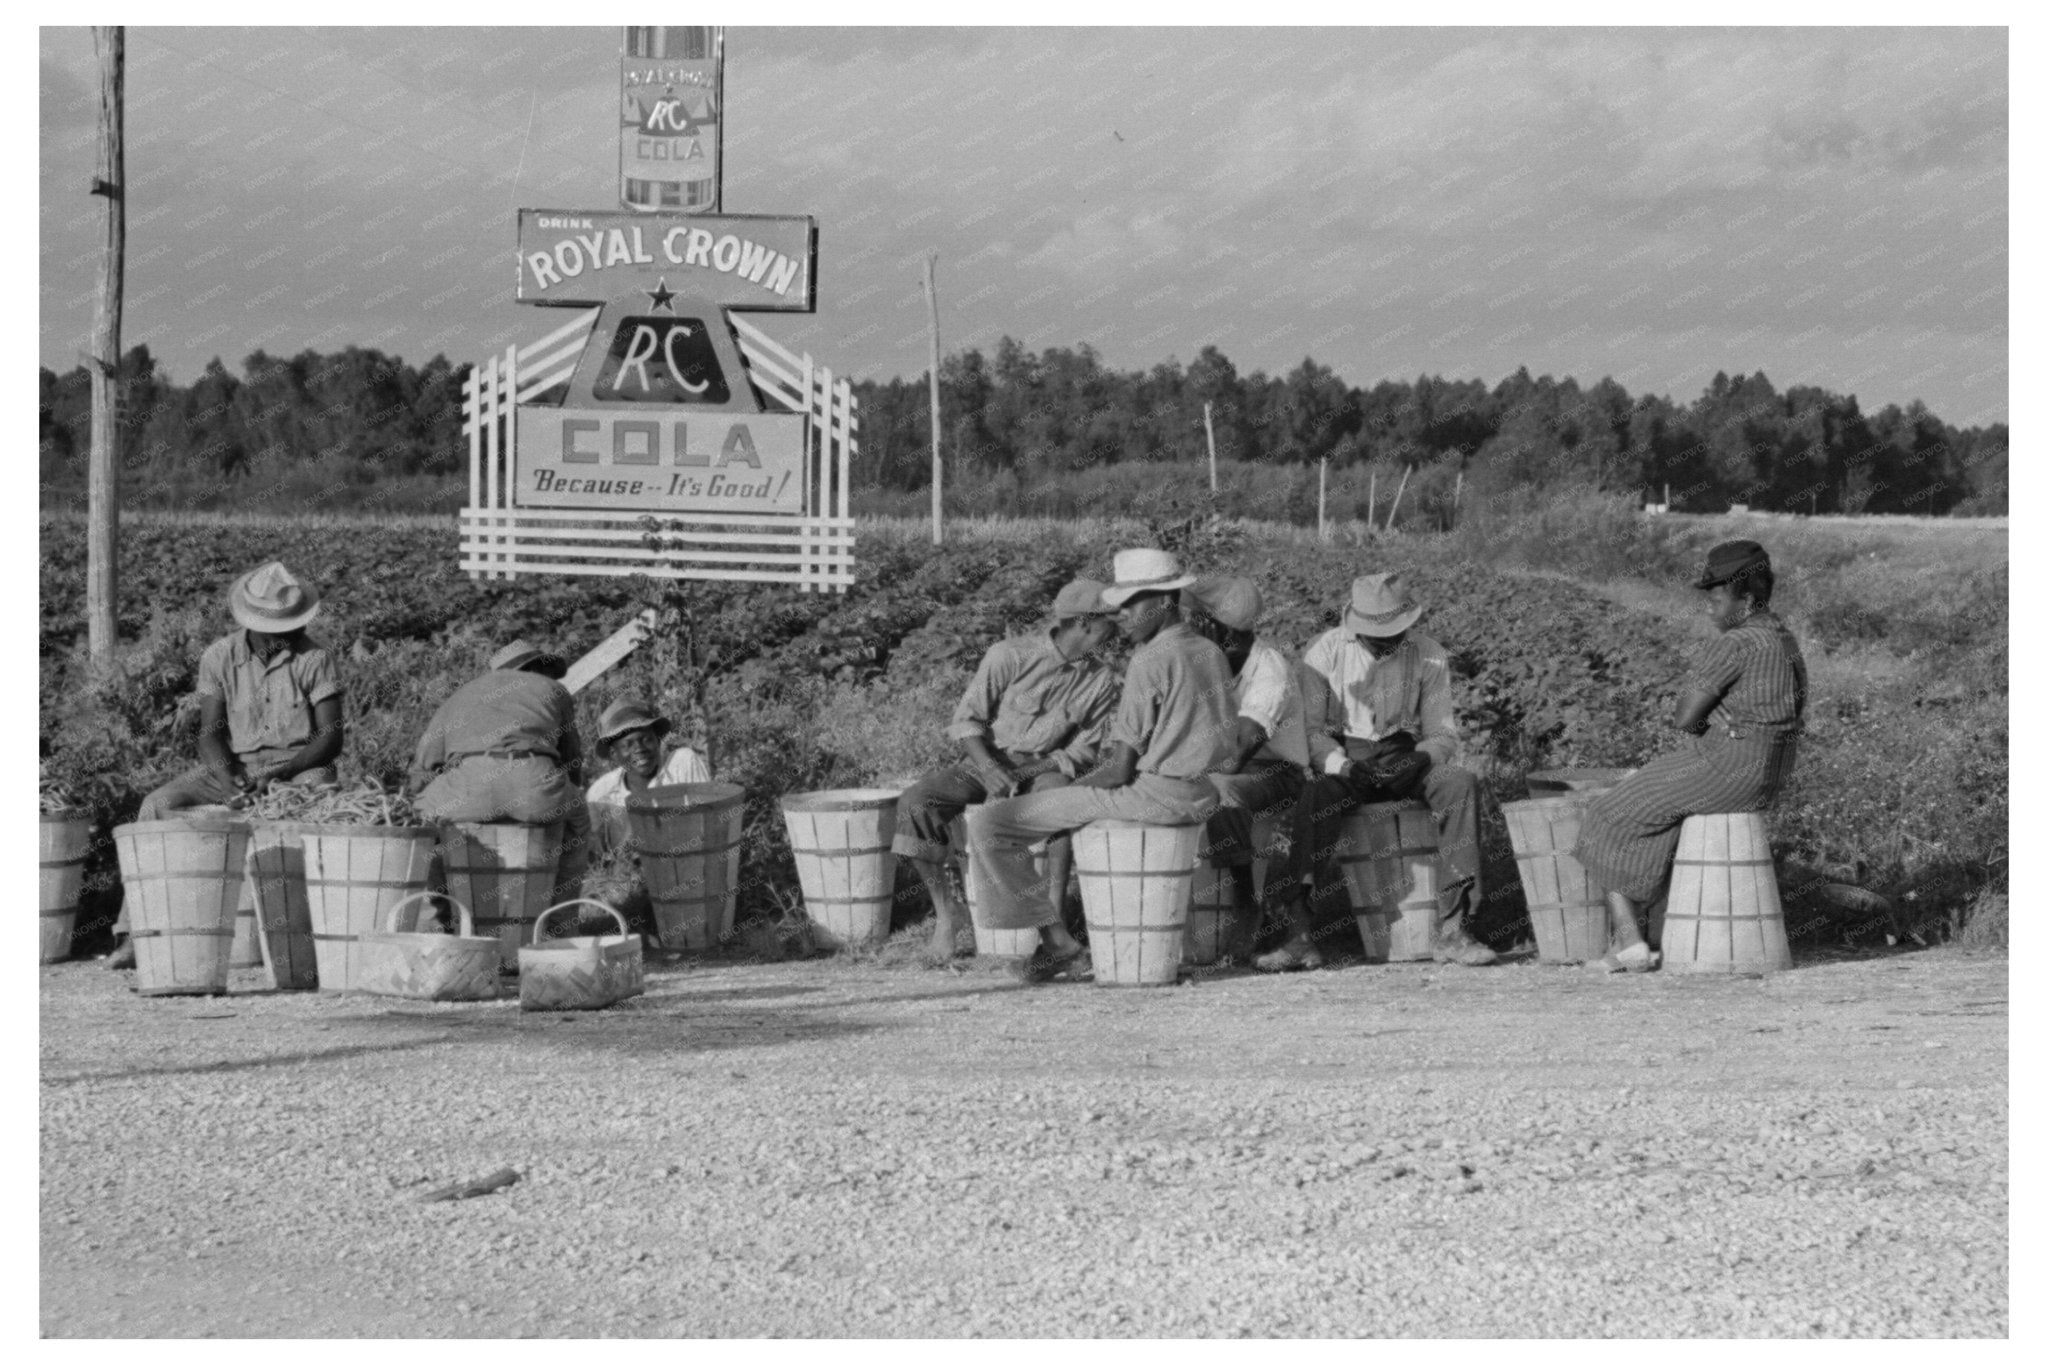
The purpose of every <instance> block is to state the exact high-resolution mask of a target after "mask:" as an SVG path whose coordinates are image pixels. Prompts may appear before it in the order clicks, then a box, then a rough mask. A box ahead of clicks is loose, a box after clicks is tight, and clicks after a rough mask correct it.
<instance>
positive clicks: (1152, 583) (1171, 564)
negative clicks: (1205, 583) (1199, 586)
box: [1102, 550, 1195, 611]
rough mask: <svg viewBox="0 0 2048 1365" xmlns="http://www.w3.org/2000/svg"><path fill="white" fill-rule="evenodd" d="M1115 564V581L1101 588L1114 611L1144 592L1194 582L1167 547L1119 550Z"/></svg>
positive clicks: (1174, 589) (1165, 590)
mask: <svg viewBox="0 0 2048 1365" xmlns="http://www.w3.org/2000/svg"><path fill="white" fill-rule="evenodd" d="M1114 563H1115V568H1116V582H1115V583H1114V584H1112V585H1111V586H1109V587H1107V588H1104V589H1103V590H1102V601H1103V604H1104V605H1105V606H1107V607H1109V608H1110V609H1111V610H1112V611H1114V610H1115V609H1116V608H1118V607H1121V606H1122V605H1123V604H1124V603H1126V602H1128V601H1130V600H1131V599H1132V598H1133V597H1136V596H1137V595H1138V594H1139V593H1141V592H1175V591H1177V590H1179V589H1181V588H1185V587H1186V586H1187V585H1188V584H1190V583H1192V582H1194V581H1195V576H1194V575H1193V574H1184V573H1182V572H1181V571H1180V561H1179V560H1178V559H1175V558H1174V557H1173V556H1172V555H1171V554H1169V553H1168V552H1167V551H1165V550H1118V551H1117V552H1116V559H1115V561H1114Z"/></svg>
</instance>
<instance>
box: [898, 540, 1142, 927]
mask: <svg viewBox="0 0 2048 1365" xmlns="http://www.w3.org/2000/svg"><path fill="white" fill-rule="evenodd" d="M1052 613H1053V622H1052V625H1051V626H1050V627H1049V628H1046V629H1041V630H1035V631H1032V632H1031V633H1029V634H1027V635H1019V636H1016V637H1014V638H1011V639H1007V640H998V641H997V642H996V643H995V644H993V645H991V646H989V650H988V653H987V654H985V655H983V656H982V660H981V666H980V667H979V668H977V669H975V671H974V680H973V681H972V682H970V683H968V685H967V690H966V691H965V692H963V693H962V694H961V696H960V702H959V704H958V705H957V706H955V707H954V708H953V721H952V724H950V725H949V726H947V727H946V734H947V735H948V736H949V737H950V738H952V739H955V740H958V741H959V743H960V747H961V749H962V751H963V754H962V761H961V762H959V763H955V764H953V765H951V766H950V767H945V768H940V769H938V770H936V771H934V772H930V773H926V774H925V775H924V776H923V777H921V778H919V779H918V780H917V781H916V782H915V783H913V784H912V785H911V786H910V788H909V789H908V790H907V791H905V792H904V793H903V795H902V796H901V797H900V798H899V799H898V800H897V803H896V838H895V841H894V843H893V845H892V847H893V848H894V849H895V852H896V855H897V856H898V857H900V858H907V859H909V860H910V865H911V866H912V867H914V868H916V869H917V874H918V876H919V877H920V878H922V879H923V881H924V884H925V888H926V889H927V890H929V891H930V892H931V897H932V910H933V915H934V918H933V924H932V937H931V943H930V946H929V947H928V949H927V952H928V953H929V954H930V955H931V956H932V957H934V958H936V959H938V960H939V961H944V960H946V959H947V958H950V957H952V956H953V954H954V953H955V952H956V951H957V946H956V943H955V939H956V936H957V935H958V933H959V925H960V920H961V918H962V913H961V906H960V901H959V897H958V896H956V895H955V894H954V891H953V884H952V881H951V879H950V877H949V876H948V875H947V865H948V863H949V861H950V860H951V858H952V856H953V853H954V849H953V847H952V836H951V833H950V829H951V826H952V823H953V821H954V819H956V818H957V817H958V816H959V814H960V812H962V811H963V810H965V809H966V808H967V807H968V806H970V805H974V804H977V803H979V802H983V801H993V800H998V799H1000V798H1002V797H1005V796H1009V795H1012V794H1013V793H1016V792H1044V791H1051V790H1053V789H1055V788H1058V787H1064V786H1067V785H1068V784H1069V783H1071V782H1072V781H1073V780H1074V779H1075V778H1076V777H1078V776H1079V775H1080V774H1081V773H1082V771H1083V770H1085V769H1086V768H1087V767H1088V765H1089V764H1091V763H1093V762H1094V761H1095V757H1096V753H1097V751H1098V750H1099V749H1100V748H1101V747H1102V741H1103V737H1104V736H1105V735H1106V734H1107V733H1108V732H1109V720H1110V715H1111V712H1112V711H1113V710H1114V709H1115V705H1116V676H1115V674H1113V673H1111V672H1110V670H1109V668H1108V666H1107V665H1105V664H1104V663H1103V662H1102V659H1101V657H1100V656H1101V651H1102V649H1103V648H1104V646H1106V645H1107V644H1108V643H1109V642H1110V641H1111V640H1112V639H1113V638H1115V636H1116V622H1115V621H1114V620H1113V619H1112V618H1111V616H1110V609H1109V608H1108V607H1106V606H1105V605H1103V601H1102V584H1100V583H1098V582H1096V581H1095V580H1094V579H1092V578H1077V579H1075V580H1074V581H1073V582H1071V583H1069V584H1067V585H1066V586H1065V587H1064V588H1061V589H1060V591H1059V595H1058V596H1057V597H1055V598H1054V599H1053V606H1052ZM1072 858H1073V852H1072V848H1071V846H1070V845H1069V844H1068V842H1067V841H1066V840H1065V839H1055V840H1053V841H1052V842H1051V844H1050V846H1049V847H1048V848H1047V850H1046V870H1047V888H1048V890H1047V897H1048V900H1049V901H1050V903H1051V906H1052V911H1053V914H1054V916H1055V918H1057V917H1058V916H1059V914H1060V910H1061V906H1062V902H1063V901H1064V899H1065V895H1066V887H1067V869H1068V867H1069V866H1070V865H1071V861H1072ZM1062 932H1064V930H1062Z"/></svg>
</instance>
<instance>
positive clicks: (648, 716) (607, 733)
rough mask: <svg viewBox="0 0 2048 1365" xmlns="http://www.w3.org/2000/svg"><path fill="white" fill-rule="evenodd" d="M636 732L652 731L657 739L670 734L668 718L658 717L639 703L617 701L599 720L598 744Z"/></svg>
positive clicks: (606, 708) (605, 710)
mask: <svg viewBox="0 0 2048 1365" xmlns="http://www.w3.org/2000/svg"><path fill="white" fill-rule="evenodd" d="M635 730H652V731H654V733H655V736H656V738H659V737H660V736H662V735H665V734H667V733H668V732H669V723H668V718H667V717H666V716H657V715H656V714H654V712H653V711H651V710H649V709H648V708H647V707H645V706H642V705H641V704H640V703H639V702H637V701H615V702H613V703H612V704H611V705H610V706H607V707H605V708H604V714H603V715H602V716H599V717H598V719H597V742H598V743H599V744H609V743H611V742H612V741H613V740H615V739H618V738H619V737H620V736H622V735H630V734H632V733H633V732H634V731H635Z"/></svg>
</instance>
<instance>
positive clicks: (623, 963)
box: [519, 900, 647, 1010]
mask: <svg viewBox="0 0 2048 1365" xmlns="http://www.w3.org/2000/svg"><path fill="white" fill-rule="evenodd" d="M579 905H594V906H596V907H597V908H598V909H600V910H602V911H604V912H605V913H606V914H607V915H610V916H611V917H612V918H613V919H614V920H617V921H618V925H619V932H618V933H616V934H584V935H579V936H577V937H575V938H545V937H543V936H542V935H543V931H544V930H545V928H546V926H547V922H548V919H549V918H550V917H551V916H553V915H556V914H558V913H560V912H561V911H564V910H574V909H575V908H576V907H577V906H579ZM646 989H647V979H646V976H645V975H644V972H643V970H642V967H641V963H640V936H639V935H638V934H635V933H633V932H632V931H631V930H630V929H628V928H627V926H626V920H625V917H624V916H623V915H621V914H620V913H619V912H618V911H617V910H614V909H613V908H612V907H611V906H609V905H606V904H605V903H604V902H603V901H597V900H573V901H563V902H562V903H561V904H560V905H556V906H550V907H549V908H548V909H547V910H545V911H543V912H542V913H541V915H540V917H539V918H538V919H536V920H534V922H533V943H532V944H531V945H529V946H527V947H522V948H521V949H520V950H519V1008H521V1009H523V1010H601V1009H603V1008H605V1007H606V1006H607V1005H615V1004H617V1003H618V1002H619V1001H621V1000H624V999H626V998H627V997H628V996H634V995H639V994H641V993H642V992H643V991H645V990H646Z"/></svg>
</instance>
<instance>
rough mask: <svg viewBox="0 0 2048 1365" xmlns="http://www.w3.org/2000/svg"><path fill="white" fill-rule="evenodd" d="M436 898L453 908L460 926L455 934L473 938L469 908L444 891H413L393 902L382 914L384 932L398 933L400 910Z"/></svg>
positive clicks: (473, 926)
mask: <svg viewBox="0 0 2048 1365" xmlns="http://www.w3.org/2000/svg"><path fill="white" fill-rule="evenodd" d="M436 896H439V897H440V898H441V899H442V900H444V901H447V902H448V903H449V904H450V905H452V906H454V907H455V913H456V915H457V916H458V917H459V918H458V921H457V922H458V924H459V925H460V927H459V928H458V929H457V930H456V931H455V932H456V933H457V934H459V935H461V936H462V937H463V938H474V937H475V936H476V925H475V924H473V923H472V922H471V921H470V918H469V907H468V906H466V905H464V904H463V903H462V902H461V901H460V900H458V899H457V898H456V897H454V896H451V895H449V894H448V893H447V892H446V891H415V892H413V893H412V894H411V895H410V896H404V897H401V898H400V899H398V900H395V901H393V902H392V903H391V908H390V909H389V910H387V911H385V912H384V932H385V933H387V934H395V933H397V932H398V912H399V911H400V910H403V909H404V908H405V907H406V906H408V905H411V904H412V903H413V902H414V901H431V900H432V899H434V897H436Z"/></svg>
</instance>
